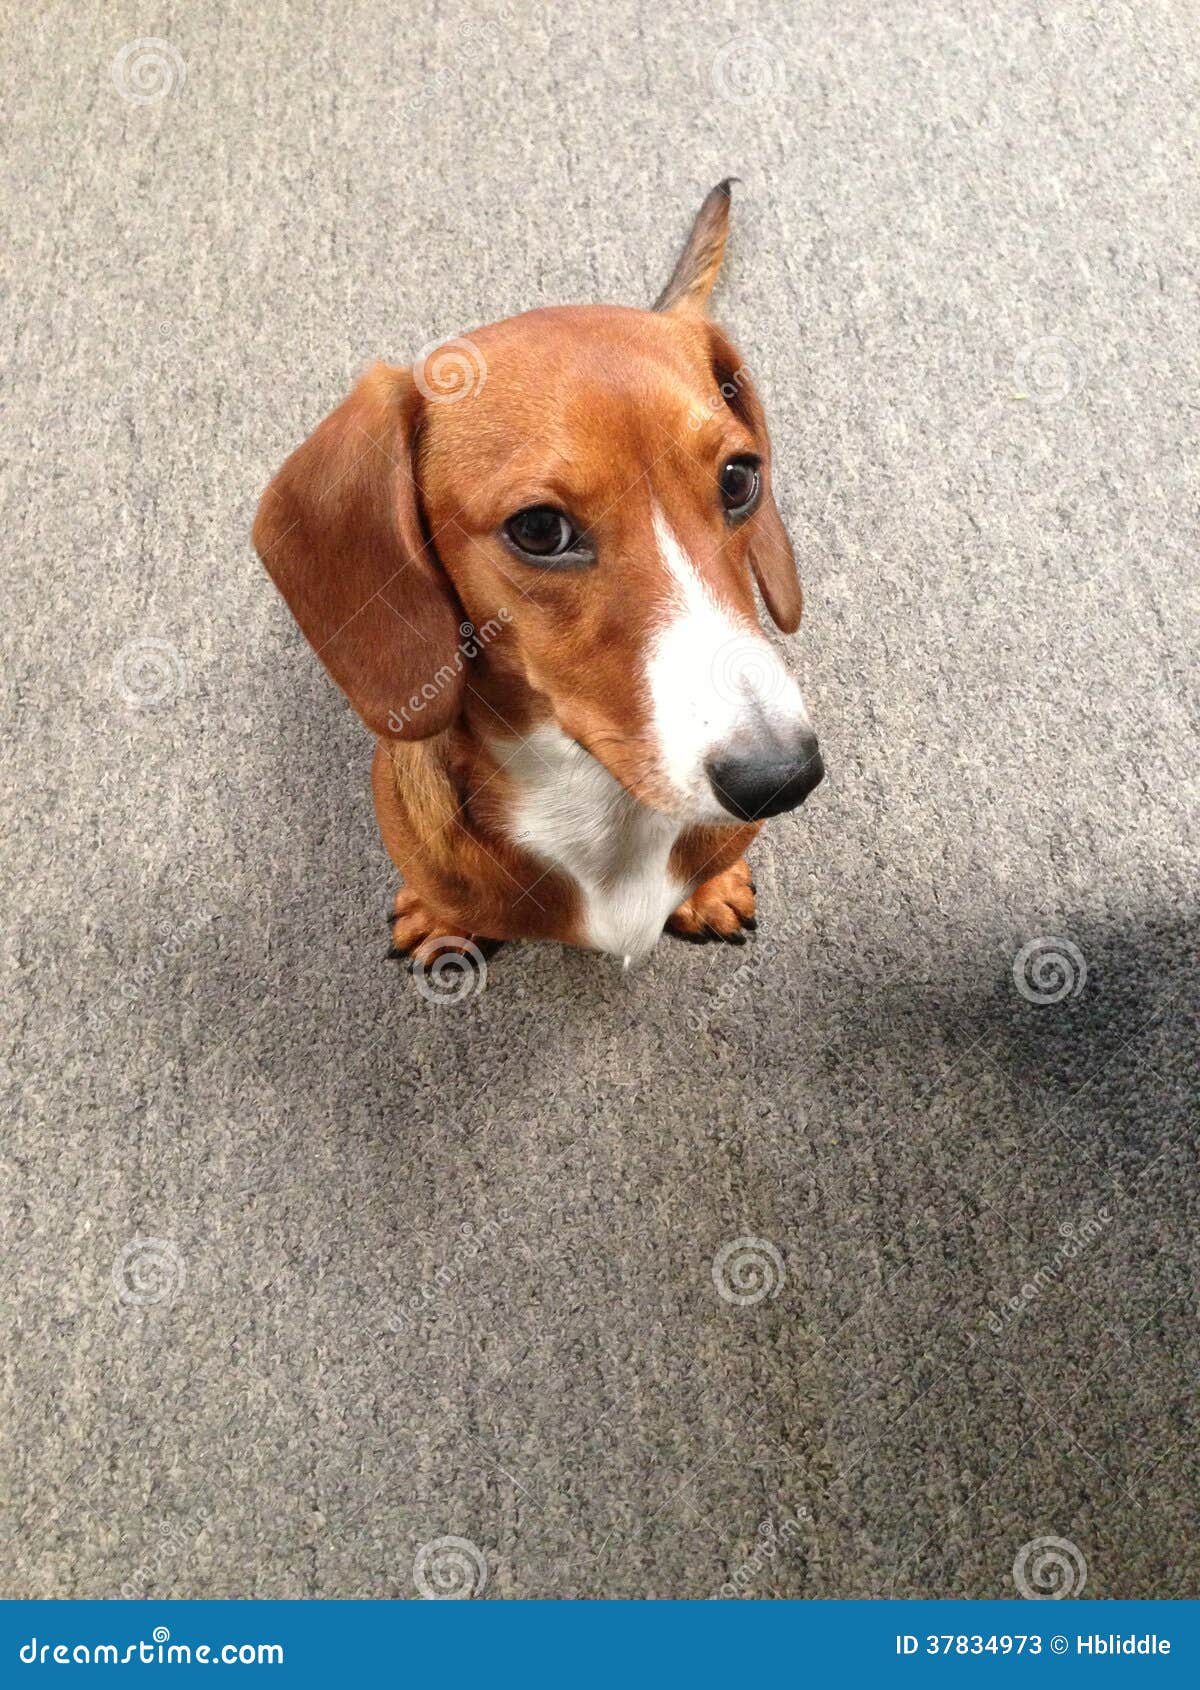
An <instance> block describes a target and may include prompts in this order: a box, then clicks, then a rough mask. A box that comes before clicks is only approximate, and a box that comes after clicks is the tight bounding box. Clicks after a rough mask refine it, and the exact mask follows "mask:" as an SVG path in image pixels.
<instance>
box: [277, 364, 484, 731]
mask: <svg viewBox="0 0 1200 1690" xmlns="http://www.w3.org/2000/svg"><path fill="white" fill-rule="evenodd" d="M420 416H421V395H420V393H419V392H418V390H417V386H416V383H415V382H414V381H413V378H412V375H411V374H410V372H409V371H408V370H401V369H393V368H391V367H390V366H389V365H387V364H376V365H375V366H374V367H373V368H372V369H370V370H368V371H367V373H366V375H364V376H363V377H362V379H361V380H360V381H359V382H358V384H357V386H356V387H355V388H354V389H353V391H352V392H351V393H350V395H349V397H348V398H347V399H345V400H344V401H343V402H342V404H340V405H339V406H338V408H337V410H336V411H333V412H332V413H331V414H330V415H329V416H327V417H326V418H325V421H324V422H323V423H321V424H320V425H319V427H318V428H317V429H316V430H314V432H313V433H312V434H310V435H309V437H308V439H307V440H306V441H305V442H304V444H303V445H302V446H300V447H298V448H297V449H296V451H294V452H293V453H292V455H291V457H290V458H289V459H288V460H287V462H286V463H285V464H284V466H283V468H282V469H281V470H280V471H279V474H278V475H277V476H276V477H275V479H274V481H272V482H271V484H270V486H269V487H268V488H267V490H266V492H265V493H264V494H263V496H262V501H261V503H260V504H259V507H258V515H257V517H256V518H255V521H254V533H253V538H254V548H255V550H256V551H257V552H258V555H259V557H260V558H261V559H262V561H263V563H264V564H265V565H266V567H267V571H268V573H269V574H270V576H271V579H272V580H273V581H274V583H275V585H276V586H277V587H278V588H279V591H280V592H281V593H282V594H283V596H284V598H285V599H286V600H287V602H288V605H289V606H290V608H291V611H292V614H293V615H294V616H295V618H296V620H297V622H298V623H299V624H300V627H301V629H302V631H303V632H304V634H305V636H306V637H307V639H308V640H309V642H310V643H311V644H312V646H313V648H314V650H315V651H316V653H317V656H318V657H319V658H320V659H321V661H322V663H324V665H325V667H326V668H327V669H328V670H329V673H330V674H331V675H332V676H333V678H334V680H335V681H336V682H337V684H338V686H340V687H341V689H342V691H343V692H344V693H345V694H346V696H347V698H348V699H349V700H350V702H351V704H353V706H354V708H355V709H356V710H357V711H358V714H359V715H360V716H361V717H362V719H363V721H364V722H365V723H366V724H367V726H368V727H369V728H370V729H371V730H372V732H373V733H376V734H380V735H382V736H384V737H386V738H389V739H423V738H426V737H427V736H428V735H430V734H434V733H439V732H440V731H441V730H442V729H443V728H445V727H447V726H448V725H449V723H450V722H452V721H453V719H454V717H455V716H456V715H457V713H458V707H459V701H460V698H461V695H462V688H463V679H464V676H463V671H462V666H461V664H460V665H458V666H457V667H455V666H454V664H453V661H452V660H453V658H454V656H455V653H456V649H457V646H458V639H459V629H458V624H459V622H460V620H461V613H460V611H459V609H458V606H457V604H456V602H455V599H454V595H453V593H452V591H451V588H450V586H449V583H448V582H447V580H446V578H445V576H444V574H443V572H442V569H441V565H440V564H439V563H438V560H437V557H436V555H435V554H434V553H433V549H432V546H430V545H428V544H427V543H426V540H425V537H424V534H423V532H422V524H421V514H420V505H419V497H418V493H417V487H416V483H415V481H414V470H415V453H414V447H415V442H416V435H417V429H418V426H419V422H420ZM423 688H424V691H422V689H423ZM430 694H432V696H430ZM418 695H419V696H420V698H421V703H420V704H419V706H418V707H417V709H416V710H413V709H412V708H411V705H412V702H413V700H414V698H415V697H416V696H418ZM406 706H407V707H408V708H406Z"/></svg>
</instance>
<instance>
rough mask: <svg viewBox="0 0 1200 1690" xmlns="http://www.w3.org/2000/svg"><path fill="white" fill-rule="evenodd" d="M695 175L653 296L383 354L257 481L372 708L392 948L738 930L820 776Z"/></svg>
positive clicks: (263, 534) (262, 520) (782, 577)
mask: <svg viewBox="0 0 1200 1690" xmlns="http://www.w3.org/2000/svg"><path fill="white" fill-rule="evenodd" d="M729 189H730V184H729V183H728V182H722V183H720V184H719V185H718V186H717V187H716V188H714V189H713V190H712V192H711V193H710V194H709V195H708V197H707V199H706V200H705V202H704V204H703V206H702V207H701V210H700V213H699V215H698V217H697V218H696V222H695V225H694V226H693V229H692V232H691V235H690V237H689V239H688V242H687V246H686V247H685V249H684V251H683V253H682V255H681V257H680V259H679V262H678V264H677V265H676V267H675V272H674V274H673V276H672V277H671V280H670V282H669V283H668V285H667V287H666V289H665V290H664V292H663V294H662V296H661V297H660V299H659V300H658V302H657V303H656V305H655V307H654V309H653V310H652V311H640V310H632V309H629V308H627V307H624V306H597V305H591V306H572V307H555V308H550V309H545V310H539V311H530V312H528V313H526V314H525V315H524V316H520V317H514V318H511V319H509V320H508V321H506V322H501V323H494V324H492V325H491V326H490V327H488V328H484V329H480V330H479V331H478V332H477V333H475V334H473V335H472V336H471V338H470V339H469V340H459V341H454V342H451V343H449V344H448V345H446V346H443V347H441V348H439V349H438V350H436V351H433V352H431V353H429V354H428V355H426V356H424V357H423V358H422V359H420V360H419V361H418V362H417V363H416V364H415V365H414V366H413V367H412V368H411V369H396V368H392V367H390V366H388V365H386V364H376V365H375V366H374V368H372V369H371V370H369V371H368V372H367V374H366V375H365V376H363V378H362V379H361V380H360V381H359V383H358V385H357V386H356V387H355V388H354V390H353V392H352V393H351V394H350V396H349V398H348V399H346V400H345V402H344V403H343V404H341V405H340V406H339V407H338V409H337V410H336V411H334V412H333V413H332V415H331V416H328V417H326V419H325V421H324V422H323V423H321V425H320V427H319V428H317V430H316V431H315V433H313V434H312V435H310V437H309V438H308V439H307V440H306V441H305V442H304V444H303V445H302V446H301V447H299V449H298V450H297V451H295V452H293V454H292V456H291V457H290V458H289V459H288V460H287V462H286V463H285V464H284V466H283V468H282V469H281V470H280V471H279V474H278V475H277V476H276V477H275V479H274V481H273V482H272V483H271V485H270V487H268V489H267V491H266V493H265V494H264V495H263V499H262V503H261V505H260V506H259V511H258V516H257V519H256V521H255V524H254V544H255V547H256V548H257V550H258V553H259V556H260V557H261V558H262V560H263V562H264V563H265V564H266V567H267V569H268V570H269V571H270V574H271V577H272V579H273V580H274V582H275V584H276V586H277V587H278V588H279V590H280V592H281V593H282V594H283V596H284V598H285V599H286V600H287V602H288V604H289V605H290V606H291V609H292V611H293V613H294V615H295V617H296V620H297V621H298V622H299V624H300V627H301V628H302V629H303V631H304V633H305V635H306V636H307V637H308V639H309V640H310V641H311V643H312V645H313V646H314V647H315V649H316V651H317V654H318V656H319V657H320V658H321V660H322V662H323V663H324V664H325V666H326V668H327V669H328V670H329V672H330V674H331V675H332V676H333V678H334V680H335V681H336V682H337V683H338V685H339V686H340V687H341V688H342V689H343V691H344V692H345V693H346V695H347V697H348V698H349V700H350V702H351V703H352V704H353V706H354V708H355V709H356V710H357V711H358V713H359V715H360V716H361V717H362V719H363V721H364V722H365V723H366V725H367V726H368V728H370V729H371V731H372V733H374V734H375V735H376V736H377V745H376V750H375V763H374V769H373V782H374V790H375V807H376V815H377V817H378V821H379V829H380V833H381V834H382V836H383V842H384V844H385V845H386V847H387V850H388V853H389V855H390V856H391V858H392V861H393V862H394V863H395V865H396V867H397V868H398V869H399V870H400V871H401V873H402V874H403V876H404V882H405V884H404V886H403V887H402V888H401V890H400V891H399V892H398V893H397V896H396V902H395V916H394V930H393V943H394V947H395V949H396V950H397V951H399V952H402V953H408V954H411V955H412V957H413V958H414V959H415V961H416V962H417V963H419V964H422V965H428V964H429V963H431V962H432V961H433V960H434V959H435V958H436V957H437V956H438V954H439V953H440V952H442V951H445V950H447V949H450V950H455V949H465V948H467V947H468V946H469V945H471V944H473V943H476V942H480V941H483V940H485V939H518V938H535V939H558V940H562V941H565V942H566V943H568V944H574V945H587V946H591V947H593V948H595V949H597V950H602V951H608V952H611V953H613V954H614V955H617V956H621V957H625V958H627V959H628V958H630V957H633V956H638V955H641V954H644V953H645V952H646V951H648V950H649V949H650V948H651V946H652V945H653V944H654V943H655V941H656V940H657V938H658V935H659V934H660V933H661V932H662V931H663V927H664V923H665V924H666V926H667V927H668V928H669V929H670V930H671V931H673V932H675V933H678V934H681V935H683V936H685V937H689V938H694V939H699V938H708V937H715V938H721V939H725V940H730V941H733V942H741V941H742V939H743V932H742V929H743V928H745V927H753V926H754V889H753V887H752V885H751V882H750V871H749V868H748V867H747V864H746V861H745V855H744V853H745V851H746V848H747V846H748V845H749V844H750V841H751V840H752V839H753V838H754V836H755V834H756V833H757V831H758V828H759V826H760V824H761V822H762V820H763V818H764V817H766V816H772V815H776V814H778V813H779V812H780V811H783V810H789V809H792V808H794V807H795V806H796V805H797V804H800V803H801V802H802V801H803V800H804V798H805V797H807V795H808V794H809V793H810V792H811V791H812V790H813V788H814V787H815V786H816V785H817V782H818V781H819V780H820V779H821V776H822V774H823V772H824V771H823V767H822V762H821V757H820V754H819V752H818V750H817V742H816V738H815V736H814V734H813V731H812V727H811V725H810V722H809V718H808V714H807V711H806V709H805V707H804V702H803V700H802V698H801V695H800V692H799V690H798V689H797V687H796V685H795V683H794V682H793V681H792V680H791V678H790V677H789V675H788V674H787V672H786V670H785V669H784V668H783V666H782V664H781V663H780V661H779V659H778V657H777V656H776V654H775V652H774V650H773V649H772V647H771V646H770V644H769V643H768V642H767V640H766V639H765V638H764V636H763V634H762V632H761V630H760V629H759V626H758V622H757V619H756V614H755V605H754V590H753V586H752V580H753V581H757V583H758V587H759V590H760V592H761V594H762V597H763V600H764V602H765V603H766V606H767V609H768V610H769V611H770V614H771V616H772V618H773V620H774V621H775V623H776V625H777V626H778V627H779V628H781V629H782V630H783V632H784V633H788V634H790V633H792V632H794V631H795V629H796V627H797V625H798V624H799V621H800V610H801V595H800V585H799V582H798V580H797V578H796V570H795V565H794V562H793V558H792V548H791V545H790V543H789V541H788V537H787V534H786V533H785V531H784V528H783V524H782V522H781V521H780V517H779V512H778V510H777V509H776V506H775V500H774V498H773V496H772V492H771V453H770V446H769V443H768V440H767V431H766V427H765V424H764V421H763V413H762V407H761V405H760V403H759V400H758V396H757V394H756V392H755V390H754V385H753V383H752V382H751V381H750V379H749V377H748V375H747V372H746V369H745V367H744V365H743V364H742V361H741V359H740V358H739V356H738V354H737V352H736V351H735V350H734V348H733V347H732V346H731V344H730V343H729V341H728V340H727V339H726V338H725V336H724V335H723V334H722V333H721V331H720V330H719V329H718V328H716V327H715V326H714V324H712V323H711V322H710V321H709V320H708V318H707V316H706V315H705V307H706V304H707V301H708V297H709V294H710V292H711V290H712V285H713V282H714V280H715V278H716V274H717V270H718V268H719V266H720V263H721V257H722V254H723V252H724V248H725V238H726V233H727V230H728V224H729Z"/></svg>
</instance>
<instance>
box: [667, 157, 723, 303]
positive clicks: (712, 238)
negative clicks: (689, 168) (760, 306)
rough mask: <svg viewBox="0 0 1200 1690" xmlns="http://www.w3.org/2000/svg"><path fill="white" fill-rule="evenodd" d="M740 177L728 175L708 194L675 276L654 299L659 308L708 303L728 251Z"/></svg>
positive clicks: (673, 271) (681, 255) (698, 213)
mask: <svg viewBox="0 0 1200 1690" xmlns="http://www.w3.org/2000/svg"><path fill="white" fill-rule="evenodd" d="M737 180H738V178H737V177H736V176H727V177H726V178H725V180H724V181H723V182H718V183H717V185H716V187H715V188H711V189H710V190H709V192H708V194H707V195H706V196H705V200H704V204H703V205H702V206H701V207H700V210H699V211H698V212H697V213H696V221H695V222H694V223H693V224H692V232H691V234H690V235H689V236H688V238H687V245H686V246H685V247H684V249H683V251H682V252H681V253H680V254H679V261H678V263H677V264H676V266H675V268H674V270H672V272H671V280H670V281H669V282H668V283H667V285H666V287H665V288H664V289H663V290H662V292H661V293H660V294H659V296H658V298H657V299H656V300H655V301H654V310H655V311H703V310H704V307H705V306H706V305H707V304H708V296H709V294H710V293H711V292H712V290H713V283H714V282H715V281H716V279H717V271H718V270H719V269H720V268H721V259H722V258H723V257H724V255H725V240H726V237H727V236H728V234H729V201H730V190H731V189H732V187H733V184H734V183H735V182H736V181H737Z"/></svg>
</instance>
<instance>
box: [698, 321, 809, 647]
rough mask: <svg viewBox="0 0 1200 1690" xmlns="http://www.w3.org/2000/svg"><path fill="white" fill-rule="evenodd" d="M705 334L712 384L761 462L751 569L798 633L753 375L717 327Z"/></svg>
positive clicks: (782, 624)
mask: <svg viewBox="0 0 1200 1690" xmlns="http://www.w3.org/2000/svg"><path fill="white" fill-rule="evenodd" d="M707 330H708V336H709V341H710V344H711V349H712V352H711V355H712V369H713V380H714V381H715V382H716V384H717V388H718V390H719V392H720V394H721V397H722V398H723V399H724V401H725V403H726V404H727V405H728V406H729V408H730V410H731V411H732V412H733V413H734V414H735V416H738V417H740V418H741V420H742V421H743V422H744V423H745V425H746V427H747V428H748V429H749V430H750V432H751V433H752V434H753V436H754V440H755V445H756V447H757V449H758V455H759V457H760V459H761V460H762V478H763V491H762V499H761V501H760V503H759V507H758V509H757V510H756V511H755V513H754V515H753V516H752V517H751V518H750V520H749V521H748V522H747V524H746V534H747V537H748V540H749V554H748V555H749V558H750V567H751V569H752V570H753V571H754V579H755V580H756V581H757V582H758V590H759V592H760V593H761V594H762V596H763V603H764V604H765V605H766V607H767V609H768V610H769V611H770V613H771V620H772V621H773V622H774V624H775V626H776V627H777V628H778V629H780V630H781V632H783V633H785V634H794V633H795V632H796V629H797V628H798V627H799V626H800V616H801V613H802V612H803V609H804V595H803V593H802V592H801V590H800V577H799V576H798V575H797V573H796V559H795V556H794V554H793V552H792V542H791V541H790V540H789V539H788V534H787V529H786V528H785V527H784V526H783V518H782V517H781V516H780V514H779V507H778V505H777V504H776V503H775V493H774V490H773V489H772V486H771V439H770V436H769V435H768V433H767V419H766V417H765V415H764V414H763V408H762V401H761V400H760V399H759V397H758V393H757V391H756V389H755V386H754V383H753V382H752V381H751V379H750V372H749V370H747V368H746V366H745V364H743V363H742V362H741V360H740V359H739V357H738V355H737V353H736V352H735V350H734V348H733V346H732V345H731V343H730V342H729V341H728V340H726V338H725V336H724V335H723V334H722V333H721V331H720V329H718V328H717V327H715V325H714V324H712V323H709V324H708V325H707Z"/></svg>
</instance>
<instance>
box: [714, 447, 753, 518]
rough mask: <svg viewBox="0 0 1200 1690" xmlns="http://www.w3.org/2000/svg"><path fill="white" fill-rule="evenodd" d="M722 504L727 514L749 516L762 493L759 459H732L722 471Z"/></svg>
mask: <svg viewBox="0 0 1200 1690" xmlns="http://www.w3.org/2000/svg"><path fill="white" fill-rule="evenodd" d="M719 485H720V488H721V503H722V504H723V505H724V506H725V511H726V514H727V515H729V516H733V517H739V516H749V515H750V512H751V511H752V510H753V509H754V507H755V505H757V503H758V500H759V495H760V494H761V492H762V470H761V469H760V468H759V463H758V459H757V458H730V460H729V462H728V463H727V464H726V465H725V467H724V469H723V470H722V471H721V476H720V482H719Z"/></svg>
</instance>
